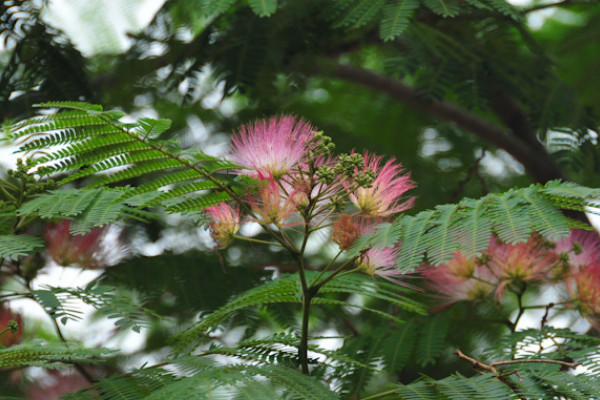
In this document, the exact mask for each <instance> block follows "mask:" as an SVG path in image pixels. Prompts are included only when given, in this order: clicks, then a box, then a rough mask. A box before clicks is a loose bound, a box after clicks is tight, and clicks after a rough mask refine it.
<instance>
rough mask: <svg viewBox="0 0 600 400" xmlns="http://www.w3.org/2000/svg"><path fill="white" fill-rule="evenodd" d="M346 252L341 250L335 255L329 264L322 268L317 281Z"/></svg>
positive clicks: (316, 280)
mask: <svg viewBox="0 0 600 400" xmlns="http://www.w3.org/2000/svg"><path fill="white" fill-rule="evenodd" d="M343 252H344V250H340V251H339V252H338V253H337V254H336V255H335V257H333V259H332V260H331V261H329V264H327V265H326V266H325V268H323V270H321V273H320V274H319V276H317V279H315V282H318V281H319V279H321V277H322V276H323V274H324V273H325V272H326V271H327V270H328V269H329V267H331V266H332V265H333V263H334V262H335V261H336V260H337V259H338V257H339V256H340V255H341V254H342V253H343Z"/></svg>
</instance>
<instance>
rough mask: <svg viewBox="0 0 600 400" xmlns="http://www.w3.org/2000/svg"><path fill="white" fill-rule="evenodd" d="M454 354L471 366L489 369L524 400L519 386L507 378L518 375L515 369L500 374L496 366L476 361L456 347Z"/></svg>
mask: <svg viewBox="0 0 600 400" xmlns="http://www.w3.org/2000/svg"><path fill="white" fill-rule="evenodd" d="M454 354H456V355H457V356H458V358H460V359H462V360H465V361H468V362H470V363H471V365H473V368H478V369H482V370H484V371H489V372H491V373H492V374H494V375H496V377H497V378H498V380H500V382H502V383H504V384H505V385H506V386H508V387H509V388H510V390H512V391H513V392H514V393H515V394H516V395H517V396H519V399H521V400H525V397H523V396H522V395H521V394H520V393H519V388H518V387H517V386H516V385H515V384H514V383H512V382H511V381H510V380H508V375H511V374H517V376H518V372H517V371H512V372H511V373H510V374H500V373H499V372H498V370H497V369H496V368H494V367H493V366H492V365H487V364H484V363H482V362H481V361H478V360H476V359H474V358H472V357H469V356H467V355H466V354H464V353H463V352H462V351H460V350H458V349H456V350H454Z"/></svg>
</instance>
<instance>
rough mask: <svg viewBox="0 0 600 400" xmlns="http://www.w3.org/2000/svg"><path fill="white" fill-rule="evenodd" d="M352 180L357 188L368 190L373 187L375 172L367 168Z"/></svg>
mask: <svg viewBox="0 0 600 400" xmlns="http://www.w3.org/2000/svg"><path fill="white" fill-rule="evenodd" d="M354 180H355V181H356V183H357V184H358V186H360V187H363V188H369V187H371V186H372V185H373V181H374V180H375V171H373V170H372V169H371V168H368V169H367V170H366V171H364V172H363V173H358V174H355V175H354Z"/></svg>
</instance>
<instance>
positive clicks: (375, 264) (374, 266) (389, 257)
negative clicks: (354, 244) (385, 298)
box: [356, 247, 406, 286]
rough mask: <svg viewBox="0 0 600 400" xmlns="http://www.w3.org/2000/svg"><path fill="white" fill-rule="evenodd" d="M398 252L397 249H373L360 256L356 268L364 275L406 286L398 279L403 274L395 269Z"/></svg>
mask: <svg viewBox="0 0 600 400" xmlns="http://www.w3.org/2000/svg"><path fill="white" fill-rule="evenodd" d="M399 251H400V249H399V247H385V248H378V247H374V248H372V249H369V250H367V251H365V252H363V253H362V254H361V256H360V258H359V259H358V261H357V262H356V266H357V267H358V268H359V269H360V270H361V271H363V272H365V273H366V274H369V275H371V276H375V275H377V276H380V277H382V278H384V279H387V280H388V281H390V282H393V283H396V284H399V285H405V286H406V284H405V283H404V282H402V281H400V277H401V276H403V275H404V273H403V272H402V271H400V270H399V269H398V268H396V259H397V258H398V253H399Z"/></svg>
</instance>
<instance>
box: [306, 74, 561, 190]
mask: <svg viewBox="0 0 600 400" xmlns="http://www.w3.org/2000/svg"><path fill="white" fill-rule="evenodd" d="M317 72H319V73H322V74H325V75H330V76H332V77H334V78H338V79H343V80H346V81H349V82H353V83H357V84H360V85H363V86H365V87H368V88H371V89H373V90H376V91H378V92H381V93H385V94H387V95H389V96H390V97H392V98H394V99H397V100H400V101H402V102H403V103H405V104H407V105H408V106H410V107H412V108H415V109H417V110H419V111H422V112H424V113H427V114H429V115H431V116H433V117H435V118H438V119H440V120H444V121H447V122H450V123H454V124H455V125H456V126H458V127H459V128H461V129H463V130H465V131H467V132H470V133H472V134H474V135H475V136H477V137H479V138H480V139H482V140H484V141H486V142H489V143H491V144H492V145H494V146H496V147H498V148H500V149H503V150H505V151H506V152H507V153H509V154H510V155H512V156H513V157H514V158H515V159H516V160H517V161H518V162H520V163H521V164H523V166H524V168H525V170H526V171H527V173H528V174H529V175H530V176H531V177H532V179H533V180H535V181H537V182H541V183H545V182H547V181H549V180H552V179H562V178H563V174H562V172H561V171H560V169H559V168H558V167H557V166H556V164H555V162H554V160H553V159H552V158H551V157H550V155H549V154H548V153H547V152H546V151H545V149H544V148H543V146H542V145H541V143H539V142H538V143H539V146H537V145H535V146H534V145H532V143H531V142H532V141H531V140H527V141H523V140H520V139H519V134H518V133H515V135H513V134H511V132H508V131H505V130H504V129H502V128H500V127H498V126H497V125H494V124H492V123H491V122H489V121H487V120H486V119H484V118H482V117H480V116H478V115H476V114H473V113H472V112H469V111H468V110H465V109H463V108H461V107H459V106H457V105H455V104H452V103H448V102H446V101H441V100H435V99H426V98H423V96H421V95H420V94H419V93H418V91H417V90H416V89H415V88H412V87H410V86H408V85H406V84H404V83H402V82H400V81H399V80H396V79H393V78H391V77H388V76H385V75H382V74H379V73H377V72H374V71H370V70H367V69H364V68H358V67H354V66H351V65H346V64H337V63H331V62H323V63H321V65H320V68H317V70H314V69H313V73H317ZM503 104H504V103H503ZM509 105H512V104H509ZM498 108H499V109H500V108H501V107H500V105H498ZM498 112H501V113H502V114H503V116H504V117H505V118H502V117H501V118H502V119H503V121H504V119H506V121H504V122H505V123H507V125H508V122H507V121H510V122H511V123H513V125H514V127H517V125H518V126H519V127H525V125H523V123H524V122H526V121H524V120H522V119H520V118H517V117H518V116H520V115H519V114H517V113H516V110H515V109H514V108H510V107H509V106H506V107H505V108H504V109H503V110H500V111H498ZM509 128H511V129H512V128H513V127H511V126H509ZM519 132H520V131H519ZM524 137H527V135H525V136H524Z"/></svg>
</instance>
